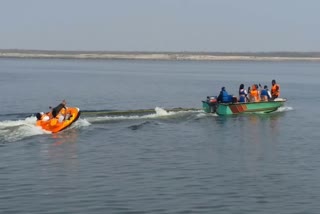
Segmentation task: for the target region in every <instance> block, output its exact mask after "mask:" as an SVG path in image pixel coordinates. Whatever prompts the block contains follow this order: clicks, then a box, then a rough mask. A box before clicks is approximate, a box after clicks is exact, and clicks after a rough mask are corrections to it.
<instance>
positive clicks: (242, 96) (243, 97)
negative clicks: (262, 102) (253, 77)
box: [239, 84, 248, 103]
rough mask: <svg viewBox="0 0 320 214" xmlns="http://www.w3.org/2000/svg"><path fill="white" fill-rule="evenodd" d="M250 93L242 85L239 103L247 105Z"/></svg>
mask: <svg viewBox="0 0 320 214" xmlns="http://www.w3.org/2000/svg"><path fill="white" fill-rule="evenodd" d="M247 96H248V93H247V91H246V89H244V85H243V84H241V85H240V87H239V102H240V103H245V102H246V100H247V99H248V97H247Z"/></svg>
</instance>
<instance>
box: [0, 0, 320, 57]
mask: <svg viewBox="0 0 320 214" xmlns="http://www.w3.org/2000/svg"><path fill="white" fill-rule="evenodd" d="M319 11H320V1H319V0H263V1H262V0H1V4H0V49H45V50H102V51H227V52H230V51H235V52H239V51H320V28H319V21H320V12H319Z"/></svg>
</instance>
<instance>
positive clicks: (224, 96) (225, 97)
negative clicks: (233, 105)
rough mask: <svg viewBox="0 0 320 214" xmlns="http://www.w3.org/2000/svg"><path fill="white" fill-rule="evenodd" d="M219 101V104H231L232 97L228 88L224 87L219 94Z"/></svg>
mask: <svg viewBox="0 0 320 214" xmlns="http://www.w3.org/2000/svg"><path fill="white" fill-rule="evenodd" d="M217 101H218V102H221V103H228V102H231V100H230V96H229V94H228V92H227V91H226V88H225V87H222V88H221V91H220V93H219V96H218V99H217Z"/></svg>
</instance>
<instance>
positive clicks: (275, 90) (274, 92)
mask: <svg viewBox="0 0 320 214" xmlns="http://www.w3.org/2000/svg"><path fill="white" fill-rule="evenodd" d="M271 84H272V86H271V96H272V99H275V98H278V97H279V96H280V85H279V84H277V83H276V81H275V80H272V81H271Z"/></svg>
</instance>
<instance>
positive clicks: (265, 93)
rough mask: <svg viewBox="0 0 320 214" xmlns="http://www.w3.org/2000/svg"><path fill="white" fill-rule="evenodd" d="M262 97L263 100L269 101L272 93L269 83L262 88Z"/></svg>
mask: <svg viewBox="0 0 320 214" xmlns="http://www.w3.org/2000/svg"><path fill="white" fill-rule="evenodd" d="M260 98H261V101H269V100H270V99H271V93H270V91H269V89H268V86H267V85H265V86H264V87H263V89H262V90H261V93H260Z"/></svg>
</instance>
